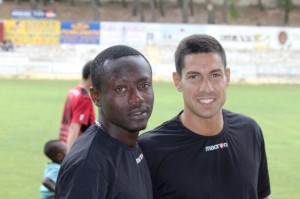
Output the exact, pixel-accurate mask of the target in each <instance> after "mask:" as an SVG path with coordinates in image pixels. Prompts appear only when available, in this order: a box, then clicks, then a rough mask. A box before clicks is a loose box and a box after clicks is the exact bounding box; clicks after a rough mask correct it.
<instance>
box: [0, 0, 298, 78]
mask: <svg viewBox="0 0 300 199" xmlns="http://www.w3.org/2000/svg"><path fill="white" fill-rule="evenodd" d="M0 19H1V21H0V41H1V42H2V44H1V45H2V47H1V48H2V51H1V53H0V60H1V62H0V76H3V77H11V76H13V77H33V78H36V77H39V78H74V77H75V78H78V75H79V74H80V71H81V67H82V65H83V64H84V63H85V62H86V61H87V60H89V59H93V58H94V57H95V56H96V55H97V54H98V53H99V52H100V51H101V50H102V49H104V48H106V47H108V46H110V45H114V44H126V45H131V46H133V47H135V48H137V49H139V50H140V51H142V52H143V53H144V54H145V55H146V56H147V57H148V59H149V60H150V63H151V64H152V67H153V69H154V76H155V78H158V79H166V80H169V79H170V77H171V76H170V74H171V72H172V71H173V70H174V67H173V53H174V51H175V48H176V46H177V44H178V42H179V41H180V40H181V39H182V38H183V37H185V36H187V35H190V34H210V35H213V36H215V37H216V39H218V40H219V41H220V42H221V43H222V44H223V46H224V47H225V49H226V52H227V57H228V65H229V67H230V68H231V70H232V79H233V81H235V82H254V83H262V82H263V83H265V82H267V83H282V82H284V83H298V82H299V79H300V78H299V77H300V69H299V65H300V59H299V56H298V54H299V51H300V29H299V25H300V20H299V19H300V0H185V1H183V0H131V1H129V0H119V1H117V0H114V1H109V0H90V1H89V0H69V1H62V0H58V1H57V0H50V1H49V0H40V1H37V0H30V1H25V0H14V1H9V0H7V1H2V2H1V4H0ZM271 58H272V59H271ZM291 60H292V62H291Z"/></svg>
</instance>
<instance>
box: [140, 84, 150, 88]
mask: <svg viewBox="0 0 300 199" xmlns="http://www.w3.org/2000/svg"><path fill="white" fill-rule="evenodd" d="M141 87H142V88H144V89H145V88H149V87H150V83H145V84H142V85H141Z"/></svg>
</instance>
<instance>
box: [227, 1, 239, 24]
mask: <svg viewBox="0 0 300 199" xmlns="http://www.w3.org/2000/svg"><path fill="white" fill-rule="evenodd" d="M239 1H240V0H229V15H230V18H231V19H232V20H236V19H238V18H239V17H240V11H239V9H238V6H237V4H238V3H239Z"/></svg>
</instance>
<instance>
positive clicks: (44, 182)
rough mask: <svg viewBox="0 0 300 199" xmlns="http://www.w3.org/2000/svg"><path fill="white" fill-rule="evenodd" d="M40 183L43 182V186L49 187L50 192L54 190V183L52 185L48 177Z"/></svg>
mask: <svg viewBox="0 0 300 199" xmlns="http://www.w3.org/2000/svg"><path fill="white" fill-rule="evenodd" d="M42 184H43V185H44V186H45V187H47V189H49V190H50V191H52V192H54V191H55V188H54V185H53V183H52V181H51V179H50V178H47V177H46V178H44V180H43V182H42Z"/></svg>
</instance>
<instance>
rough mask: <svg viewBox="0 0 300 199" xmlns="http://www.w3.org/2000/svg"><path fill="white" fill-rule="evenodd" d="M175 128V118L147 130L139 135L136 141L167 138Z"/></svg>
mask: <svg viewBox="0 0 300 199" xmlns="http://www.w3.org/2000/svg"><path fill="white" fill-rule="evenodd" d="M177 126H178V122H177V118H172V119H170V120H168V121H165V122H164V123H162V124H160V125H159V126H157V127H156V128H154V129H152V130H149V131H147V132H145V133H143V134H142V135H140V136H139V138H138V141H140V140H147V139H153V137H158V136H167V135H169V133H170V132H172V131H173V130H175V129H177Z"/></svg>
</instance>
